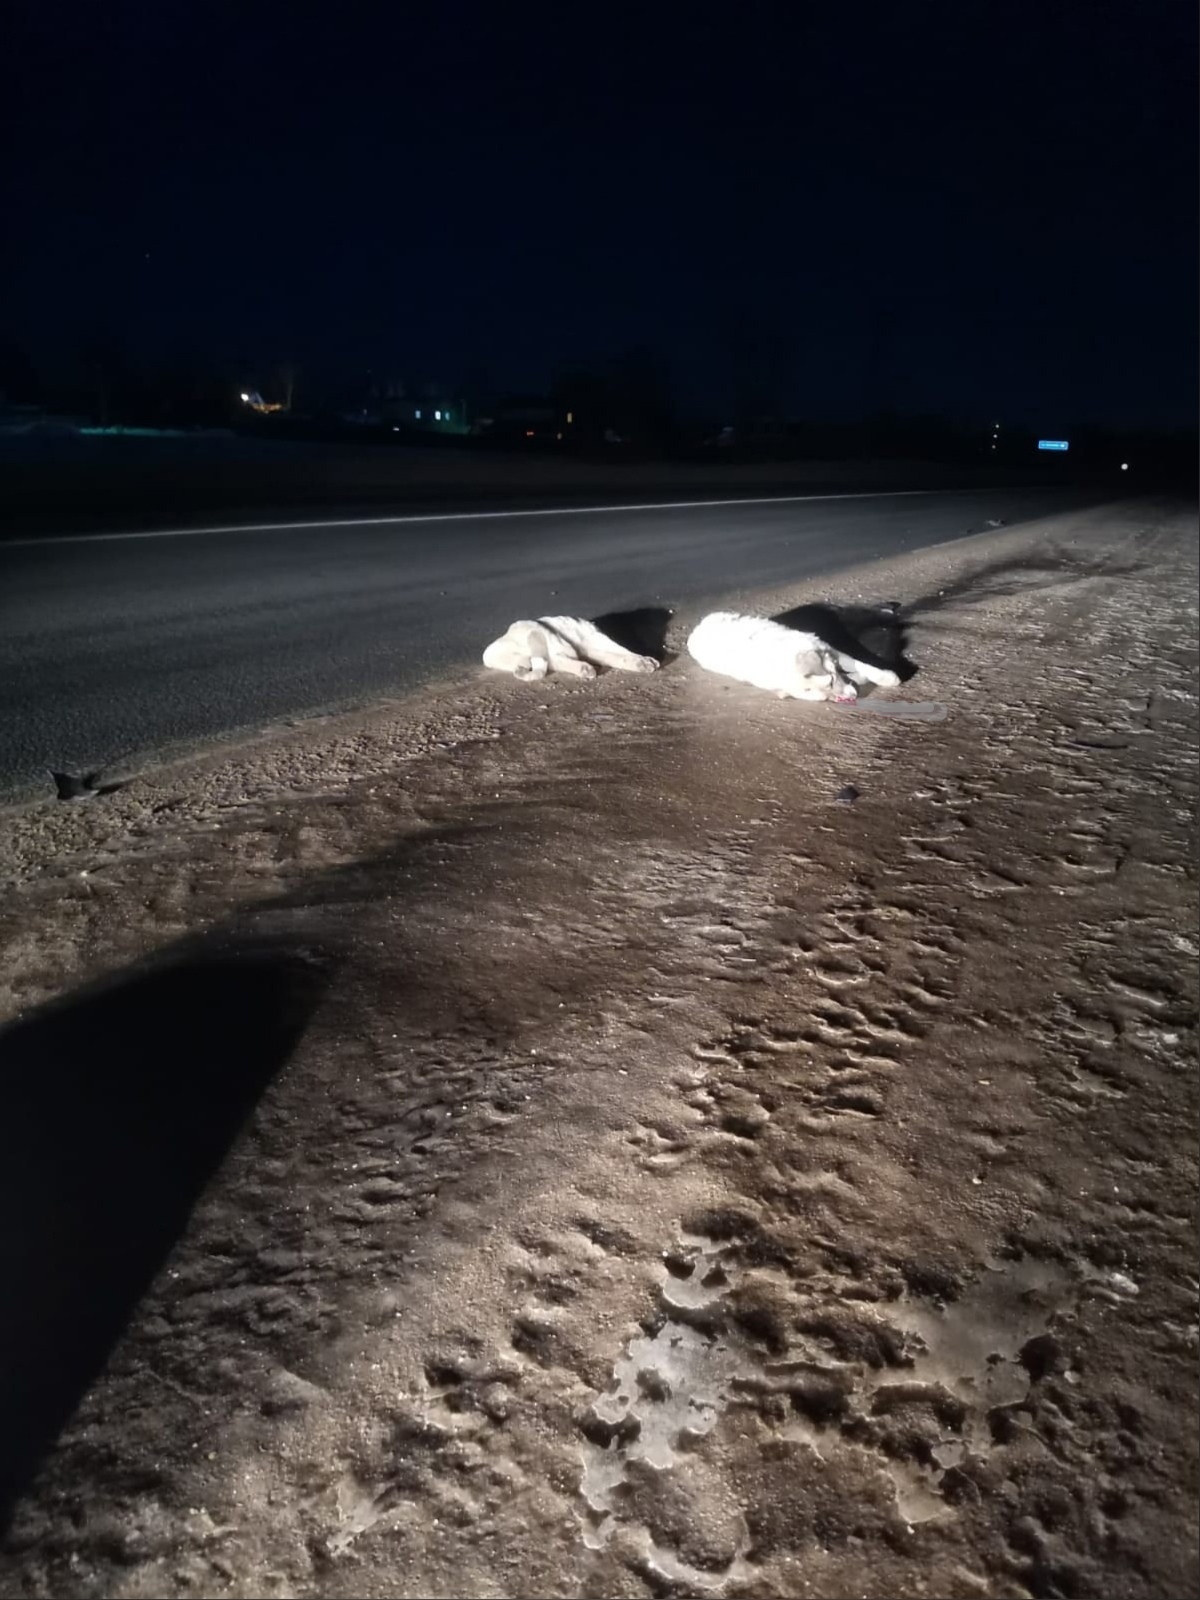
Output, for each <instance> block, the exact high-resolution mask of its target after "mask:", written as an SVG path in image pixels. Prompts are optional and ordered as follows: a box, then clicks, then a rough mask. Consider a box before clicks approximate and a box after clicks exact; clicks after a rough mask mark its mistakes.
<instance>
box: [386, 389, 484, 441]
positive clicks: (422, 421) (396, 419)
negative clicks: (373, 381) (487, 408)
mask: <svg viewBox="0 0 1200 1600" xmlns="http://www.w3.org/2000/svg"><path fill="white" fill-rule="evenodd" d="M371 410H372V411H374V412H377V413H378V415H379V417H380V419H381V421H382V422H383V424H384V425H385V426H388V427H392V428H404V429H413V430H414V431H416V432H418V433H466V432H467V408H466V406H465V404H464V403H463V401H462V400H460V399H458V398H456V397H455V396H453V395H451V394H450V393H449V392H448V391H447V390H446V389H445V388H444V387H443V386H442V385H441V384H436V383H426V384H407V383H405V382H404V381H403V380H401V379H398V378H390V379H388V380H387V381H386V382H385V383H381V384H378V385H376V387H375V392H374V393H373V394H372V396H371Z"/></svg>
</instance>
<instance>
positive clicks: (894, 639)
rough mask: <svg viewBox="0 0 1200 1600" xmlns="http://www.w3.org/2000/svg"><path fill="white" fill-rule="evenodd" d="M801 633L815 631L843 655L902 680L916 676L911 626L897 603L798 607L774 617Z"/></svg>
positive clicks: (773, 618)
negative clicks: (911, 654)
mask: <svg viewBox="0 0 1200 1600" xmlns="http://www.w3.org/2000/svg"><path fill="white" fill-rule="evenodd" d="M771 620H772V622H779V623H782V624H783V626H784V627H785V628H795V629H796V630H797V632H799V633H815V634H816V636H817V638H818V639H821V640H823V641H824V643H825V644H827V645H829V647H830V648H831V649H833V650H840V651H841V652H842V654H843V655H848V656H853V657H854V659H855V660H856V661H865V662H867V663H868V665H870V666H873V667H886V668H888V669H889V670H890V671H892V672H894V673H896V674H897V675H898V676H899V678H900V681H901V683H907V682H908V680H909V679H910V678H912V677H915V675H916V672H917V669H916V667H915V666H914V665H913V663H912V662H911V661H910V660H909V659H908V656H907V654H906V652H907V649H908V629H907V627H906V625H905V622H904V618H903V616H902V615H901V613H900V607H899V606H898V605H896V604H889V605H886V606H832V605H807V606H795V607H793V609H792V610H791V611H780V612H778V613H777V614H776V615H775V616H774V617H772V618H771Z"/></svg>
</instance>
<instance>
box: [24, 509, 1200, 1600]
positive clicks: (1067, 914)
mask: <svg viewBox="0 0 1200 1600" xmlns="http://www.w3.org/2000/svg"><path fill="white" fill-rule="evenodd" d="M1195 568H1196V539H1195V524H1194V521H1193V520H1192V519H1191V518H1190V517H1186V516H1182V515H1180V514H1179V513H1178V512H1174V511H1171V510H1170V509H1169V508H1167V509H1163V508H1156V507H1154V506H1134V507H1127V508H1106V509H1101V510H1098V511H1096V512H1093V513H1090V514H1088V515H1084V516H1079V517H1073V518H1062V519H1056V520H1055V521H1053V522H1046V523H1042V524H1040V525H1037V526H1034V527H1032V528H1028V529H1024V530H1017V531H1014V532H1011V533H1005V534H1001V535H998V536H995V537H990V536H989V537H988V538H987V539H984V540H969V541H963V542H961V543H959V544H957V545H953V546H945V547H942V548H941V549H939V550H935V551H931V552H927V553H925V554H923V555H921V556H919V557H912V558H908V559H907V560H905V561H903V562H899V563H892V564H889V565H888V566H886V567H880V568H877V569H870V570H867V569H864V570H863V571H862V572H860V573H858V574H851V575H850V576H849V577H843V578H842V579H840V580H839V582H838V585H837V589H836V592H834V593H833V594H831V595H829V596H827V597H826V596H821V595H819V594H817V593H816V592H815V591H814V590H812V589H811V588H810V589H809V590H808V591H807V592H805V593H799V592H797V593H795V594H790V593H789V594H779V595H775V596H770V597H759V599H760V600H764V599H765V601H766V602H767V603H770V604H771V605H772V607H773V608H776V609H782V608H783V607H784V606H786V605H789V604H794V603H797V602H799V601H801V600H806V599H816V598H831V599H835V600H839V599H840V600H858V599H860V598H861V599H864V600H867V601H882V600H885V599H890V598H893V597H895V598H898V599H900V600H902V601H904V602H906V604H908V606H909V607H910V615H911V618H912V621H913V633H912V643H911V653H912V655H913V657H914V659H915V660H916V661H917V662H918V664H919V666H920V668H921V672H920V676H919V677H918V678H916V679H915V680H914V681H913V683H912V684H910V685H909V686H908V687H907V688H906V689H904V690H901V691H898V692H896V695H894V696H893V697H898V696H907V697H909V698H919V699H937V700H939V701H942V702H944V703H945V704H946V705H947V706H948V707H949V716H948V717H947V719H946V720H945V721H944V722H941V723H919V722H906V721H898V720H896V719H893V718H890V717H879V716H870V715H866V714H862V713H859V712H854V711H848V710H846V709H844V708H835V707H829V706H803V705H798V704H794V703H787V704H785V703H781V702H778V701H775V700H773V699H771V698H769V697H767V696H763V695H760V694H756V693H755V692H754V691H752V690H749V689H742V688H740V687H738V686H736V685H729V684H726V683H723V682H721V681H719V680H717V679H715V678H711V677H705V676H704V675H702V674H701V673H700V672H699V671H698V669H696V668H695V667H694V666H693V665H692V664H691V663H690V662H688V661H687V660H686V658H681V659H679V660H677V661H675V662H674V663H673V664H672V665H671V666H670V667H669V669H668V670H667V671H665V672H663V673H661V674H659V675H658V677H656V678H654V679H633V680H631V679H628V678H624V677H621V676H612V677H608V678H605V679H603V680H601V681H599V682H597V683H596V684H590V685H581V686H576V685H573V684H570V683H559V682H553V681H552V682H550V683H547V684H544V685H539V686H535V687H530V686H522V685H518V684H515V683H511V682H508V681H495V680H483V678H482V674H480V675H479V678H478V679H477V680H473V681H472V682H471V683H470V684H469V685H457V686H452V688H451V689H449V690H446V691H443V692H439V693H437V694H431V695H429V696H428V697H427V698H426V699H425V700H424V701H423V702H422V703H420V704H419V705H417V706H416V707H415V708H414V707H413V706H403V707H399V706H397V707H390V708H382V709H381V710H379V711H378V712H376V713H374V714H373V715H372V716H360V717H358V718H356V719H354V720H352V721H341V722H329V723H325V724H318V725H315V726H312V727H309V728H306V729H304V730H302V731H301V732H292V733H281V734H279V735H278V736H277V737H274V738H268V739H264V740H263V741H261V742H260V743H259V744H258V745H257V746H256V747H254V748H251V749H247V750H245V751H243V752H242V753H240V754H233V755H231V754H230V753H229V752H228V751H226V752H224V753H223V754H221V755H219V756H214V757H212V758H210V759H209V760H208V761H207V762H204V761H199V762H194V763H192V764H190V765H188V766H180V767H176V768H173V769H168V770H164V771H161V772H159V773H158V774H157V775H150V776H147V777H144V778H142V779H139V780H137V781H135V782H133V783H131V784H129V785H128V787H126V788H125V789H123V790H121V791H120V792H118V793H116V794H113V795H110V796H108V797H106V798H104V799H101V800H96V801H91V802H85V803H82V804H78V805H60V806H54V805H47V806H44V807H40V808H35V809H33V810H30V811H23V812H19V813H10V814H9V815H8V816H7V818H5V819H4V823H3V828H4V834H3V846H2V852H3V853H2V855H0V868H2V869H3V873H4V877H5V883H4V889H3V895H2V896H0V906H2V908H3V909H2V910H0V936H2V938H3V943H4V949H5V959H4V962H3V972H2V984H3V988H2V991H0V1001H2V1004H3V1007H4V1014H5V1015H6V1016H7V1017H9V1018H16V1019H17V1020H16V1021H15V1023H14V1024H13V1025H12V1026H11V1027H10V1028H9V1029H8V1031H7V1033H6V1035H5V1036H4V1038H3V1045H4V1058H5V1065H6V1072H5V1084H4V1095H5V1114H4V1117H3V1119H2V1120H0V1189H2V1190H3V1199H4V1210H3V1216H4V1222H3V1230H4V1231H3V1303H2V1309H0V1356H2V1359H0V1453H2V1456H3V1463H2V1464H3V1472H4V1478H3V1487H4V1491H5V1493H6V1495H7V1496H8V1497H9V1498H10V1499H11V1500H12V1502H13V1508H12V1514H11V1518H10V1522H9V1525H8V1528H7V1533H6V1536H5V1539H4V1542H3V1547H2V1554H0V1591H2V1592H3V1593H5V1594H13V1595H16V1594H29V1595H55V1596H63V1595H113V1596H151V1595H163V1594H168V1595H185V1594H194V1595H217V1594H233V1595H246V1596H250V1595H274V1594H278V1595H330V1596H340V1595H345V1596H351V1595H400V1594H403V1595H465V1594H466V1595H518V1594H522V1595H524V1594H539V1595H541V1594H545V1595H550V1594H554V1595H580V1594H612V1595H643V1594H656V1595H667V1594H702V1595H706V1594H711V1595H723V1596H736V1595H746V1596H750V1595H780V1596H783V1595H789V1596H790V1595H812V1596H839V1595H845V1596H850V1595H872V1596H874V1595H880V1596H882V1595H889V1596H892V1595H918V1594H921V1595H938V1596H949V1595H956V1596H957V1595H962V1596H974V1595H992V1596H1022V1595H1036V1596H1054V1595H1062V1596H1082V1595H1105V1596H1107V1595H1117V1594H1119V1595H1122V1596H1146V1597H1147V1600H1149V1597H1151V1596H1155V1597H1157V1596H1167V1595H1170V1596H1174V1595H1179V1596H1182V1595H1185V1594H1192V1593H1195V1591H1196V1586H1197V1573H1196V1560H1195V1545H1196V1538H1195V1532H1196V1530H1195V1503H1196V1500H1195V1497H1196V1449H1195V1427H1194V1424H1195V1414H1196V1381H1195V1380H1196V1351H1197V1310H1196V1293H1197V1280H1196V1254H1195V1209H1194V1202H1195V1178H1196V1148H1195V1110H1196V1055H1195V1039H1196V982H1195V978H1196V956H1197V943H1196V940H1197V933H1196V899H1195V876H1194V867H1193V862H1192V860H1191V857H1190V853H1189V852H1190V843H1191V830H1192V826H1193V810H1192V808H1193V805H1194V801H1195V787H1196V764H1195V749H1196V736H1197V701H1196V688H1197V684H1196V654H1195V652H1196V620H1197V611H1196V570H1195ZM690 620H691V619H690V618H687V617H682V616H681V617H678V618H676V619H675V623H674V628H673V635H672V639H671V640H670V641H669V643H673V645H674V647H675V648H678V644H679V638H681V637H682V633H683V630H684V629H685V628H686V626H687V624H688V622H689V621H690ZM848 785H852V786H853V787H854V789H856V790H857V791H858V793H859V798H858V799H857V800H856V801H854V802H853V803H845V802H844V801H842V802H839V801H838V800H837V799H836V798H835V797H836V796H837V795H838V794H839V793H840V792H841V791H843V790H845V789H846V787H847V786H848ZM98 980H104V981H98ZM52 1002H57V1003H52ZM239 1129H240V1131H239ZM39 1460H40V1466H39V1467H37V1470H36V1471H35V1465H36V1463H37V1462H38V1461H39Z"/></svg>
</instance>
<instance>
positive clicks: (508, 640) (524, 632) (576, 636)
mask: <svg viewBox="0 0 1200 1600" xmlns="http://www.w3.org/2000/svg"><path fill="white" fill-rule="evenodd" d="M483 664H484V666H485V667H494V668H495V669H496V671H497V672H511V673H512V675H513V676H514V677H515V678H529V679H538V678H544V677H545V676H546V674H547V673H548V672H565V673H568V674H569V675H570V676H571V677H573V678H594V677H595V676H596V671H597V668H599V667H612V668H613V669H614V670H615V671H617V672H656V671H657V670H658V662H657V661H655V659H654V657H653V656H639V655H635V654H634V652H633V651H632V650H626V649H624V648H623V647H622V646H621V645H619V644H617V643H615V641H614V640H612V639H610V638H609V637H608V635H607V634H605V633H601V632H600V629H599V628H597V627H596V626H595V624H594V623H591V622H584V621H583V619H582V618H581V617H539V618H538V620H537V621H536V622H514V623H513V625H512V627H511V628H510V629H509V630H508V632H507V633H506V634H505V635H504V637H503V638H502V639H497V640H496V642H495V644H490V645H488V647H487V649H486V650H485V651H484V652H483Z"/></svg>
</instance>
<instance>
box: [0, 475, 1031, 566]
mask: <svg viewBox="0 0 1200 1600" xmlns="http://www.w3.org/2000/svg"><path fill="white" fill-rule="evenodd" d="M1005 492H1006V491H1005V490H1003V489H992V490H987V489H983V490H980V489H975V488H966V489H865V490H854V491H852V492H851V493H847V494H775V495H743V496H742V497H741V498H740V499H736V500H666V501H663V500H649V501H646V502H645V504H640V505H618V506H557V507H538V508H536V509H529V510H524V511H430V512H420V513H417V514H415V515H408V516H398V517H331V518H329V519H328V520H321V521H315V522H313V521H310V522H240V523H232V524H230V525H228V526H225V527H211V528H154V529H148V530H146V531H142V532H129V533H55V534H49V535H47V537H45V538H43V539H38V538H26V539H5V540H3V541H0V551H3V550H12V549H21V548H25V547H28V546H29V545H53V544H103V543H112V542H113V541H115V540H122V539H198V538H200V537H202V536H204V535H209V536H211V535H213V534H222V533H295V532H304V531H305V530H307V529H309V528H392V527H400V526H402V525H403V524H406V523H416V522H495V521H499V520H500V519H502V518H506V517H507V518H511V517H597V516H612V515H614V514H615V513H617V512H626V511H704V510H708V509H710V508H713V507H718V506H780V505H799V504H803V503H809V502H812V501H818V500H899V499H902V498H904V497H906V496H912V495H935V494H981V493H982V494H988V493H991V494H1004V493H1005Z"/></svg>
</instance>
